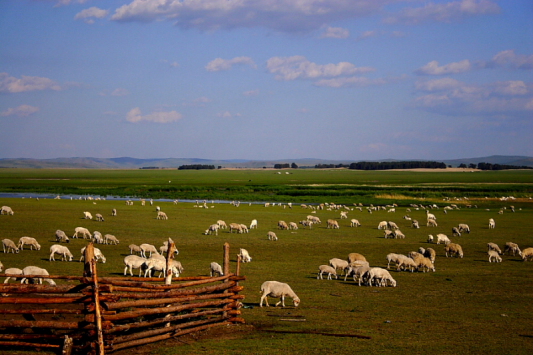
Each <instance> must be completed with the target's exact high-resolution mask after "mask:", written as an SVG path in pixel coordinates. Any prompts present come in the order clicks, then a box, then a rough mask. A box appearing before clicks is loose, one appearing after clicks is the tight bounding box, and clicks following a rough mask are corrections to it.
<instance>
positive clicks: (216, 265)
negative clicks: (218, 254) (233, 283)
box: [210, 261, 224, 277]
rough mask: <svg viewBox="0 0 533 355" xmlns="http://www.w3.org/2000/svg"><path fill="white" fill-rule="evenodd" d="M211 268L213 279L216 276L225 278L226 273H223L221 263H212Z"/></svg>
mask: <svg viewBox="0 0 533 355" xmlns="http://www.w3.org/2000/svg"><path fill="white" fill-rule="evenodd" d="M210 268H211V273H210V275H211V277H213V276H215V275H216V274H218V275H219V276H224V272H223V271H222V266H220V264H219V263H217V262H214V261H213V262H212V263H211V265H210Z"/></svg>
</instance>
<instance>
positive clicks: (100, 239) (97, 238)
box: [92, 231, 104, 244]
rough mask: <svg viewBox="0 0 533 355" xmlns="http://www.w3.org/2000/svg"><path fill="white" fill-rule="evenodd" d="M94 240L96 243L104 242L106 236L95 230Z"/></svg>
mask: <svg viewBox="0 0 533 355" xmlns="http://www.w3.org/2000/svg"><path fill="white" fill-rule="evenodd" d="M92 241H93V242H94V243H96V244H104V236H103V235H102V233H100V232H99V231H94V232H93V237H92Z"/></svg>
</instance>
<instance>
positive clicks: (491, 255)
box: [487, 250, 502, 263]
mask: <svg viewBox="0 0 533 355" xmlns="http://www.w3.org/2000/svg"><path fill="white" fill-rule="evenodd" d="M487 254H488V255H489V263H492V262H493V261H494V262H495V263H501V262H502V258H501V257H500V255H499V254H498V252H497V251H496V250H489V251H488V252H487Z"/></svg>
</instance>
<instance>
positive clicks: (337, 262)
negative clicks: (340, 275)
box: [329, 258, 350, 271]
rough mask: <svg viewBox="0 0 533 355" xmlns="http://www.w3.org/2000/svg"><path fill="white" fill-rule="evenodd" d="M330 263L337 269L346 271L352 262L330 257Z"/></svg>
mask: <svg viewBox="0 0 533 355" xmlns="http://www.w3.org/2000/svg"><path fill="white" fill-rule="evenodd" d="M329 265H330V266H331V267H332V268H334V269H335V270H338V269H341V270H343V271H344V270H345V269H346V268H347V267H348V266H349V265H350V264H349V263H348V262H347V261H346V260H342V259H339V258H333V259H329Z"/></svg>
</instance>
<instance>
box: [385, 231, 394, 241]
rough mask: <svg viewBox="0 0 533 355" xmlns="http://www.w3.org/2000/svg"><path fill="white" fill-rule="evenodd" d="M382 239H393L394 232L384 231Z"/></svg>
mask: <svg viewBox="0 0 533 355" xmlns="http://www.w3.org/2000/svg"><path fill="white" fill-rule="evenodd" d="M383 237H384V238H385V239H389V238H390V239H393V238H394V232H393V231H391V230H390V229H385V231H383Z"/></svg>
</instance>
